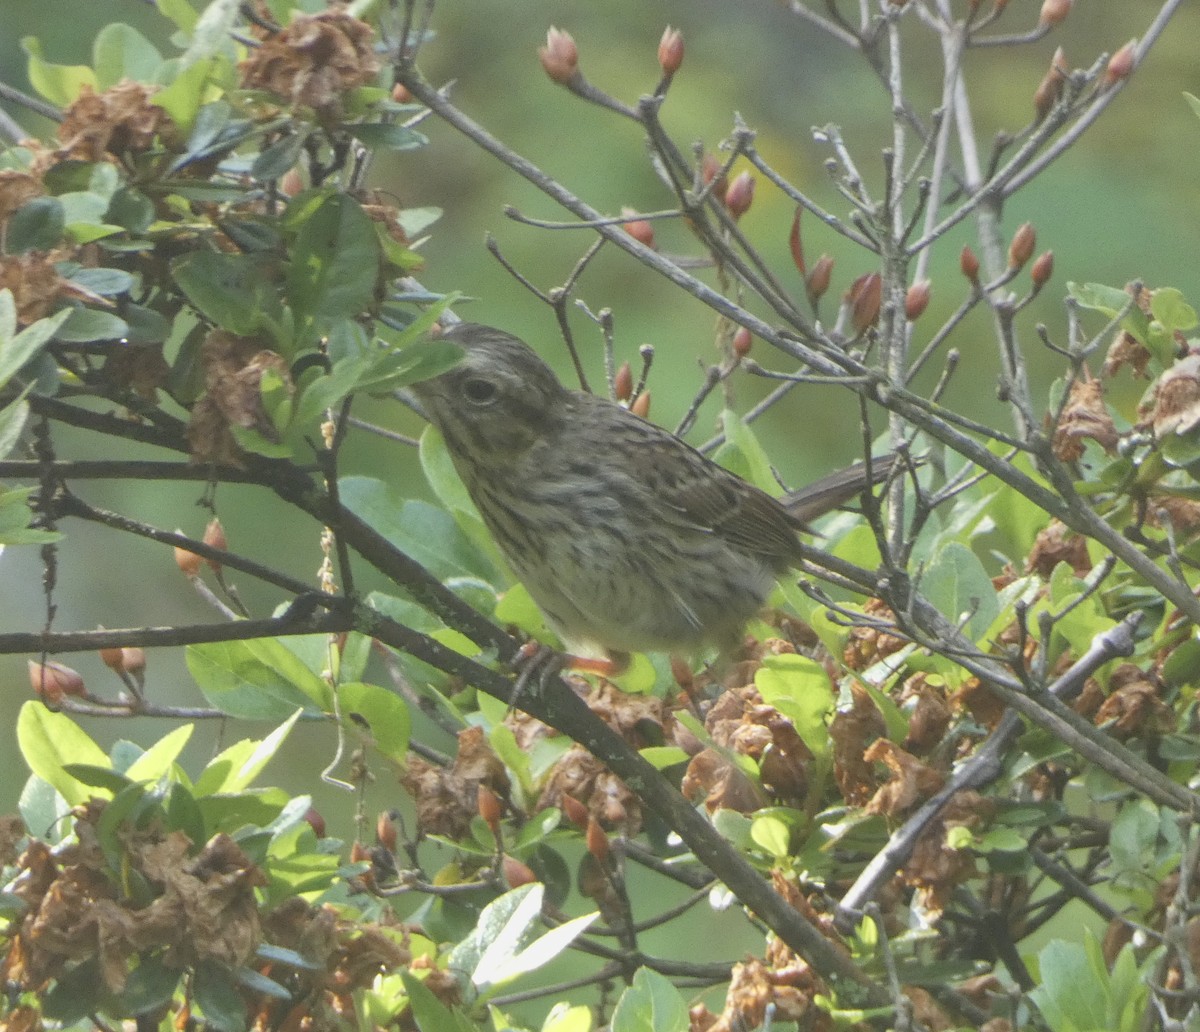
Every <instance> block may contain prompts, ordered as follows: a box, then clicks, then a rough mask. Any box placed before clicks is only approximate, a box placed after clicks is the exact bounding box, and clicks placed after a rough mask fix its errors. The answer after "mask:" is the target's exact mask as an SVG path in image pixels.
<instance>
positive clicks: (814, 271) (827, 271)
mask: <svg viewBox="0 0 1200 1032" xmlns="http://www.w3.org/2000/svg"><path fill="white" fill-rule="evenodd" d="M832 276H833V259H832V258H830V257H829V255H827V254H823V255H821V257H820V258H818V259H817V260H816V262H815V263H814V264H813V267H812V268H811V269H810V270H809V272H808V275H807V276H805V277H804V286H805V287H806V288H807V289H808V296H809V298H810V299H811V300H812V301H814V302H816V301H820V300H821V298H822V297H824V296H825V291H827V290H828V289H829V281H830V279H831V278H832Z"/></svg>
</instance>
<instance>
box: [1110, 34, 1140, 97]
mask: <svg viewBox="0 0 1200 1032" xmlns="http://www.w3.org/2000/svg"><path fill="white" fill-rule="evenodd" d="M1136 49H1137V40H1136V39H1131V40H1130V41H1129V42H1128V43H1126V44H1125V45H1124V46H1123V47H1122V48H1121V49H1120V50H1118V51H1117V52H1116V53H1115V54H1113V56H1112V57H1110V58H1109V59H1108V66H1107V67H1106V68H1105V69H1104V85H1106V86H1112V85H1114V84H1116V83H1118V82H1121V81H1123V80H1125V79H1128V78H1129V75H1130V73H1131V72H1132V71H1133V64H1134V59H1135V57H1136V53H1135V52H1136Z"/></svg>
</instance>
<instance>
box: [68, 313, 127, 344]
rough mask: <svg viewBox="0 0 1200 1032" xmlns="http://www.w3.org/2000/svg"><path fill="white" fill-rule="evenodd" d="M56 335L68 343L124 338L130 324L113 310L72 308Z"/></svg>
mask: <svg viewBox="0 0 1200 1032" xmlns="http://www.w3.org/2000/svg"><path fill="white" fill-rule="evenodd" d="M69 313H70V314H69V315H68V316H67V319H66V321H65V322H64V323H63V324H62V326H61V327H60V328H59V330H58V333H57V334H55V336H57V337H58V339H59V340H64V341H67V342H68V343H72V344H76V343H87V342H89V341H94V340H114V341H116V340H123V339H124V337H125V335H126V334H127V333H128V332H129V324H128V323H126V322H125V320H124V319H122V318H120V317H119V316H116V315H113V314H112V312H101V311H99V310H97V309H95V308H72V309H70V310H69Z"/></svg>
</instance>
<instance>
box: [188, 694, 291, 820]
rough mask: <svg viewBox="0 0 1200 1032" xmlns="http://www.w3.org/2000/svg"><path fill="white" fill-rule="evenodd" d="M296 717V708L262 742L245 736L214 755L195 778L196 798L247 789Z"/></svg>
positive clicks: (273, 753)
mask: <svg viewBox="0 0 1200 1032" xmlns="http://www.w3.org/2000/svg"><path fill="white" fill-rule="evenodd" d="M299 719H300V712H299V711H297V712H296V713H293V714H292V716H291V718H290V719H288V720H287V721H285V722H284V723H283V724H281V725H280V726H279V727H277V728H276V729H275V730H274V731H272V732H271V733H270V734H269V735H267V737H266V738H264V739H262V740H261V741H257V740H255V739H244V740H242V741H240V742H237V743H235V744H234V745H231V746H230V747H229V748H228V749H226V750H225V751H224V752H222V753H221V754H220V755H218V756H215V757H213V759H212V760H210V761H209V763H208V766H207V767H205V768H204V771H203V772H202V773H201V775H200V777H199V779H197V781H196V785H195V789H194V791H195V794H196V796H197V798H199V797H202V796H207V795H216V794H217V793H234V792H242V791H244V790H245V789H246V788H248V787H249V786H250V784H251V782H253V781H254V779H255V778H256V777H258V775H259V774H261V773H262V770H263V768H264V767H265V766H266V765H267V764H268V763H269V762H270V760H271V758H272V757H273V756H274V755H275V754H276V753H277V752H278V751H279V748H280V746H281V745H283V743H284V740H285V739H286V738H287V736H288V734H289V733H290V732H291V730H292V728H293V727H295V725H296V721H297V720H299ZM272 819H273V818H272Z"/></svg>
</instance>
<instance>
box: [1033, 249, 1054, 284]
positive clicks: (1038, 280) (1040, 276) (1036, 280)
mask: <svg viewBox="0 0 1200 1032" xmlns="http://www.w3.org/2000/svg"><path fill="white" fill-rule="evenodd" d="M1052 275H1054V252H1053V251H1044V252H1043V253H1042V254H1040V255H1038V259H1037V261H1036V262H1034V263H1033V268H1032V269H1030V270H1029V278H1030V279H1031V280H1033V287H1034V289H1035V290H1041V289H1042V287H1044V286H1045V285H1046V284H1047V283H1048V282H1049V280H1050V277H1051V276H1052Z"/></svg>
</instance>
